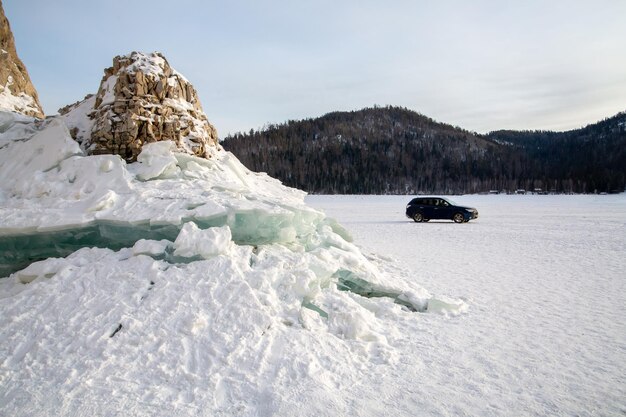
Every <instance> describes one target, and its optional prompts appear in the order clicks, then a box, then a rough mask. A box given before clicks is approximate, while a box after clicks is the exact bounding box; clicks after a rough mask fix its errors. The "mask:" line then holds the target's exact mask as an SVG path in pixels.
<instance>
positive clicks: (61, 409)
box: [0, 113, 626, 416]
mask: <svg viewBox="0 0 626 417" xmlns="http://www.w3.org/2000/svg"><path fill="white" fill-rule="evenodd" d="M0 116H2V118H0V120H1V121H2V130H1V131H0V174H1V175H2V178H3V179H5V178H10V179H11V181H2V182H1V183H0V222H1V223H0V257H1V258H0V259H1V264H2V265H1V266H2V268H3V269H2V271H4V273H3V274H2V275H3V276H5V278H1V279H0V311H1V312H2V314H1V315H0V414H1V415H11V416H49V415H68V416H79V415H81V416H82V415H103V416H104V415H110V416H114V415H135V416H173V415H189V416H196V415H197V416H220V415H221V416H276V415H278V416H287V415H303V416H336V415H359V416H380V415H394V416H396V415H398V416H415V415H424V416H457V415H468V416H502V415H511V416H545V415H557V416H559V415H560V416H572V415H577V416H595V415H599V416H605V415H607V416H610V415H623V414H624V413H625V412H626V404H625V402H624V398H626V384H625V380H624V372H623V364H624V363H626V326H625V324H624V317H626V302H625V301H626V297H625V296H624V294H625V290H626V288H625V287H626V278H625V274H624V271H625V270H626V257H625V256H624V254H626V220H625V219H626V196H625V195H623V194H622V195H610V196H463V197H458V198H455V200H457V201H458V202H460V203H464V204H467V205H470V206H475V207H477V208H478V210H479V212H480V218H479V219H478V220H476V221H471V222H470V223H466V224H461V225H457V224H454V223H452V222H433V221H431V222H429V223H422V224H416V223H413V222H412V221H410V220H408V219H407V218H406V217H404V207H405V205H406V203H407V201H408V200H409V199H410V197H386V196H307V197H305V195H304V193H302V192H300V191H297V190H293V189H289V188H286V187H284V186H282V185H281V184H280V183H279V182H278V181H276V180H274V179H271V178H269V177H268V176H266V175H265V174H256V173H252V172H250V171H248V170H247V169H246V168H245V167H243V166H242V165H241V164H240V163H239V161H237V159H236V158H235V157H234V156H232V155H231V154H229V153H227V152H224V151H220V152H218V153H217V155H216V156H215V158H213V159H211V160H205V159H200V158H197V157H195V156H191V155H187V154H182V153H177V152H175V150H174V148H173V147H172V146H171V144H168V143H167V142H163V143H156V144H152V145H148V146H146V147H145V148H144V152H143V153H142V154H141V155H140V157H139V158H138V162H136V163H133V164H126V163H125V162H124V161H122V160H121V159H120V158H119V157H117V156H112V155H98V156H84V154H83V151H82V150H81V149H80V148H79V147H78V146H77V145H76V143H74V142H73V141H72V140H71V138H69V133H68V131H67V128H66V127H65V125H64V124H63V120H62V118H54V119H51V120H48V121H46V122H45V123H42V124H39V125H35V124H34V123H31V122H29V121H28V120H26V119H23V118H19V117H17V116H11V115H9V116H6V114H3V113H0ZM12 117H13V119H12ZM327 215H328V216H330V217H327ZM332 218H335V219H336V220H333V219H332ZM7 275H8V276H7Z"/></svg>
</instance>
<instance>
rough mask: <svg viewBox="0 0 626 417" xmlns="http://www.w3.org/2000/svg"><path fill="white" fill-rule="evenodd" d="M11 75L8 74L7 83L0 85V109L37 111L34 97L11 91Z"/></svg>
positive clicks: (23, 111) (22, 111)
mask: <svg viewBox="0 0 626 417" xmlns="http://www.w3.org/2000/svg"><path fill="white" fill-rule="evenodd" d="M12 85H13V77H11V76H9V78H8V79H7V83H6V85H4V86H0V111H5V112H17V113H26V112H28V111H30V112H35V113H38V112H39V111H40V110H39V108H37V104H36V103H35V99H34V98H33V97H31V96H29V95H28V94H26V93H20V94H18V95H15V94H14V93H13V92H12V91H11V86H12Z"/></svg>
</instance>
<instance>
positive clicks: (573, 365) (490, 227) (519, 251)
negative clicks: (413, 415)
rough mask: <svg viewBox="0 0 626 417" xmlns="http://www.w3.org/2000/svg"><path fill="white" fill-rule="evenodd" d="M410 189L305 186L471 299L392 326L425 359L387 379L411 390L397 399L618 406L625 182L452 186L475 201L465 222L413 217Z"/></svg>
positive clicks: (433, 403) (581, 412) (555, 407)
mask: <svg viewBox="0 0 626 417" xmlns="http://www.w3.org/2000/svg"><path fill="white" fill-rule="evenodd" d="M409 200H410V197H408V196H407V197H405V196H309V197H307V198H306V201H307V202H308V203H309V204H310V205H311V206H313V207H316V208H318V209H324V210H325V212H326V214H327V215H329V216H331V217H335V218H336V219H337V220H338V221H339V222H341V223H342V224H343V225H344V226H345V227H346V228H347V229H348V230H349V231H350V233H351V234H352V235H353V237H354V241H355V242H357V243H358V244H359V246H360V247H361V249H362V250H363V251H364V252H370V251H371V252H373V253H377V254H379V256H383V255H384V256H385V258H386V259H388V260H389V261H390V262H395V263H396V264H397V265H398V267H400V268H404V269H406V270H409V271H411V273H412V274H413V276H414V279H415V281H416V282H419V283H420V285H423V286H424V287H425V288H428V289H429V290H430V291H431V292H432V293H434V294H439V293H445V294H450V295H452V296H455V297H461V298H463V299H464V300H466V301H467V304H468V305H469V310H468V313H467V314H464V315H461V316H458V317H454V318H450V319H445V320H441V319H439V318H437V317H436V316H428V315H426V316H420V320H418V321H415V322H414V323H403V324H402V325H399V327H400V328H402V327H403V326H405V325H406V326H407V327H406V328H405V330H404V333H405V334H409V335H410V336H406V337H405V338H404V340H405V341H406V344H398V341H395V342H393V343H392V344H393V345H394V346H396V347H399V346H402V348H399V349H398V351H400V352H402V353H401V354H400V357H401V358H402V357H404V358H407V360H408V358H419V359H420V360H421V361H423V363H425V364H426V365H427V366H426V368H427V369H420V368H419V367H416V368H415V369H409V368H408V367H407V369H403V370H402V371H401V373H400V375H401V376H400V378H399V380H402V381H405V382H404V383H399V382H398V381H395V382H394V380H393V379H392V380H391V381H388V383H389V385H390V386H394V387H395V388H396V389H397V390H398V391H399V392H401V393H402V392H403V393H405V394H406V395H405V396H402V395H398V398H397V399H398V405H397V407H401V406H400V405H401V404H405V405H406V407H407V409H408V408H410V407H412V406H415V407H416V409H419V410H421V411H420V413H421V415H472V416H485V415H493V416H497V415H516V416H541V415H561V416H572V415H578V416H591V415H602V416H618V415H623V413H624V412H625V411H626V402H625V401H624V398H626V381H625V380H624V373H623V364H624V363H626V325H625V324H624V319H623V318H624V317H626V296H625V294H626V274H625V272H624V271H626V257H625V256H624V254H626V220H625V219H626V195H624V194H620V195H608V196H531V195H527V196H505V195H498V196H459V197H453V200H455V201H456V202H458V203H460V204H463V205H467V206H473V207H476V208H477V209H478V210H479V214H480V217H479V219H477V220H476V221H470V222H469V223H466V224H462V225H456V224H454V223H452V222H443V221H442V222H434V221H431V222H429V223H423V224H417V223H413V222H412V221H410V220H409V219H407V218H406V217H404V208H405V206H406V204H407V203H408V201H409ZM408 329H411V330H408ZM416 347H419V348H416ZM405 355H406V356H405ZM399 360H401V359H399ZM417 380H419V381H420V382H419V383H418V382H415V381H417ZM406 381H411V382H406ZM418 404H419V407H417V405H418Z"/></svg>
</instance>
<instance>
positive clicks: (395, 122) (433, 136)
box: [222, 106, 626, 194]
mask: <svg viewBox="0 0 626 417" xmlns="http://www.w3.org/2000/svg"><path fill="white" fill-rule="evenodd" d="M222 145H223V146H224V148H225V149H227V150H229V151H231V152H233V153H234V154H235V155H236V156H237V157H238V158H239V160H240V161H241V162H242V163H243V164H245V165H246V166H247V167H248V168H250V169H251V170H253V171H263V172H267V173H268V174H269V175H271V176H272V177H275V178H278V179H280V180H281V181H282V182H283V183H284V184H285V185H288V186H291V187H296V188H300V189H303V190H305V191H308V192H311V193H320V194H321V193H324V194H418V193H437V194H465V193H480V192H486V191H490V190H498V191H513V190H516V189H526V190H533V189H535V188H541V189H543V190H547V191H548V190H549V191H553V192H558V193H563V192H564V193H590V192H612V191H615V190H617V191H624V188H625V186H626V184H625V183H626V146H625V145H626V113H620V114H618V115H616V116H614V117H612V118H609V119H606V120H604V121H602V122H599V123H596V124H593V125H589V126H587V127H585V128H582V129H577V130H572V131H569V132H550V131H521V132H520V131H495V132H491V133H489V134H486V135H479V134H477V133H474V132H470V131H467V130H464V129H461V128H459V127H455V126H451V125H448V124H444V123H439V122H436V121H434V120H432V119H430V118H428V117H426V116H423V115H421V114H419V113H416V112H413V111H411V110H408V109H406V108H402V107H392V106H387V107H373V108H366V109H362V110H358V111H351V112H333V113H328V114H326V115H324V116H322V117H319V118H314V119H306V120H299V121H293V120H290V121H288V122H285V123H282V124H277V125H269V126H266V127H265V128H263V129H261V130H257V131H255V130H250V131H249V132H247V133H237V134H234V135H230V136H228V137H226V138H225V139H224V140H223V141H222Z"/></svg>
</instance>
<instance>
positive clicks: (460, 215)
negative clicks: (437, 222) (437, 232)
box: [452, 213, 465, 223]
mask: <svg viewBox="0 0 626 417" xmlns="http://www.w3.org/2000/svg"><path fill="white" fill-rule="evenodd" d="M452 220H454V222H455V223H463V222H464V221H465V217H464V216H463V213H455V214H454V216H452Z"/></svg>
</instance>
